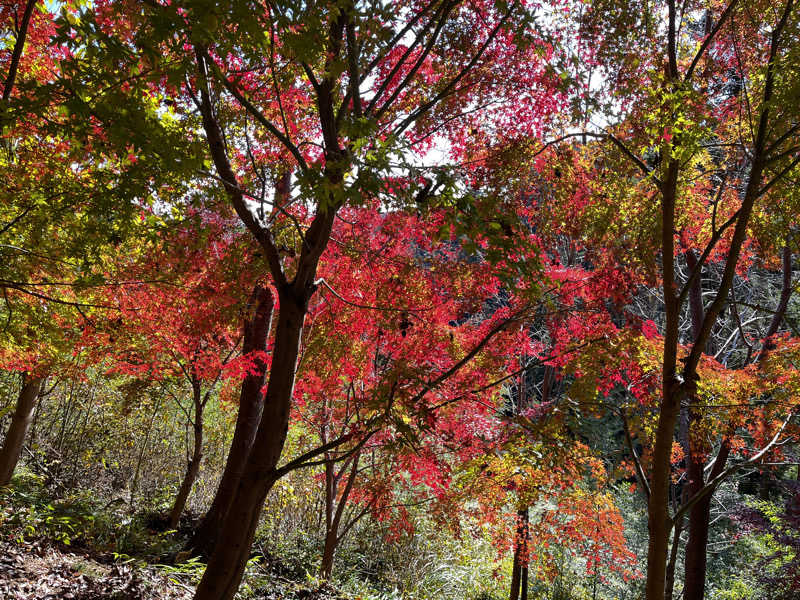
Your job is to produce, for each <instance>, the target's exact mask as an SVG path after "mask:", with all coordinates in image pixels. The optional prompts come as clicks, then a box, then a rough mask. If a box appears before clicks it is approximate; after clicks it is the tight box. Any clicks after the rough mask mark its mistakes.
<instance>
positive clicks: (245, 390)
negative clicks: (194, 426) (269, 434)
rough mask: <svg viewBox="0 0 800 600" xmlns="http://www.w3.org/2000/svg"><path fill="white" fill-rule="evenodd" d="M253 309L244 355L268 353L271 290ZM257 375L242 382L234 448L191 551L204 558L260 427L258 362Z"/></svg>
mask: <svg viewBox="0 0 800 600" xmlns="http://www.w3.org/2000/svg"><path fill="white" fill-rule="evenodd" d="M251 305H255V311H254V312H253V314H252V316H248V317H246V318H245V320H244V324H243V334H244V339H243V342H242V354H244V355H246V354H250V353H252V352H266V350H267V340H268V338H269V330H270V324H271V322H272V310H273V306H274V300H273V297H272V293H271V292H270V291H269V289H268V288H263V287H260V286H258V287H256V288H255V290H253V296H252V297H251ZM257 367H258V368H257V369H256V372H254V373H251V374H250V375H248V376H247V377H245V379H244V381H242V387H241V392H240V395H239V412H238V414H237V416H236V429H235V430H234V432H233V439H232V440H231V447H230V450H229V451H228V458H227V460H226V462H225V470H224V472H223V473H222V479H220V482H219V486H218V487H217V491H216V494H215V495H214V500H213V501H212V503H211V508H209V509H208V512H206V514H205V516H204V517H203V521H202V522H201V523H200V526H199V527H198V528H197V531H196V532H195V535H194V538H193V540H192V544H191V545H192V548H193V549H194V550H196V551H198V552H199V553H201V554H203V555H205V556H211V554H212V553H213V552H214V546H215V545H216V541H217V539H219V535H220V532H221V530H222V525H223V523H224V521H225V516H226V515H227V514H228V510H229V509H230V506H231V503H232V502H233V498H234V495H235V493H236V488H237V486H238V485H239V481H240V480H241V477H242V473H243V472H244V466H245V464H246V463H247V457H248V456H249V455H250V449H251V448H252V446H253V441H254V440H255V437H256V432H257V431H258V426H259V424H260V423H261V412H262V410H263V408H264V394H263V391H262V390H263V387H264V380H265V378H266V365H265V364H264V363H263V362H261V361H258V362H257Z"/></svg>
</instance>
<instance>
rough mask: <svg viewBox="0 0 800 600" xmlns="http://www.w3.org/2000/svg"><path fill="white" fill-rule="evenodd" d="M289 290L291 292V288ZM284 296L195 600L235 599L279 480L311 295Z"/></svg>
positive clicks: (285, 293) (283, 294) (285, 291)
mask: <svg viewBox="0 0 800 600" xmlns="http://www.w3.org/2000/svg"><path fill="white" fill-rule="evenodd" d="M287 292H288V293H287ZM309 296H310V294H308V296H307V297H306V298H304V299H303V301H302V303H299V304H298V302H297V298H295V297H293V295H292V294H291V291H290V290H284V291H283V293H281V295H280V311H279V313H278V324H277V327H276V331H275V346H274V351H273V360H272V367H271V369H270V376H269V383H268V385H267V395H266V398H265V401H264V409H263V414H262V417H261V423H260V424H259V427H258V431H257V433H256V437H255V440H254V441H253V446H252V449H251V451H250V453H249V456H248V458H247V461H246V463H245V465H244V467H243V469H242V472H241V477H240V480H239V484H238V485H237V486H236V493H235V496H234V498H233V500H232V502H231V504H230V508H229V510H228V513H227V515H226V516H225V519H224V522H223V527H222V529H221V531H220V536H219V540H218V542H217V544H216V547H215V549H214V552H213V554H212V555H211V559H210V560H209V562H208V566H207V567H206V571H205V573H204V574H203V579H202V580H201V581H200V584H199V585H198V586H197V591H196V593H195V600H232V599H233V597H234V595H235V594H236V591H237V589H238V588H239V584H240V583H241V580H242V576H243V574H244V569H245V566H246V564H247V559H248V558H249V556H250V547H251V545H252V543H253V537H254V536H255V532H256V527H257V526H258V519H259V516H260V514H261V508H262V507H263V504H264V500H265V499H266V497H267V493H268V492H269V490H270V489H271V488H272V486H273V485H274V484H275V482H276V481H277V469H276V467H277V466H278V460H279V459H280V456H281V452H282V450H283V445H284V442H285V441H286V434H287V431H288V429H289V409H290V407H291V397H292V389H293V387H294V378H295V367H296V363H297V356H298V350H299V345H300V334H301V332H302V328H303V319H304V317H305V313H306V310H307V304H308V297H309Z"/></svg>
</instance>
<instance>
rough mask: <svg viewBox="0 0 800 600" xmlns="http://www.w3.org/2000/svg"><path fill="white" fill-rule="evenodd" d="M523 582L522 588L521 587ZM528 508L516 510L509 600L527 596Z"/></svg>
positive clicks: (517, 599)
mask: <svg viewBox="0 0 800 600" xmlns="http://www.w3.org/2000/svg"><path fill="white" fill-rule="evenodd" d="M523 582H524V588H523ZM527 587H528V509H527V508H524V509H522V510H519V511H517V530H516V535H515V539H514V568H513V570H512V572H511V591H510V594H509V600H520V593H521V594H522V598H523V599H524V598H527V597H528V590H527Z"/></svg>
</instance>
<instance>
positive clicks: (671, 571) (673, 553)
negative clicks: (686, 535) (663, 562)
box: [664, 517, 684, 600]
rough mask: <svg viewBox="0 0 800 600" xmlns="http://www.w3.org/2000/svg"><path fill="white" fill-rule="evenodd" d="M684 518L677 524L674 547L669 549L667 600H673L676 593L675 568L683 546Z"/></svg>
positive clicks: (665, 595) (673, 539) (673, 533)
mask: <svg viewBox="0 0 800 600" xmlns="http://www.w3.org/2000/svg"><path fill="white" fill-rule="evenodd" d="M683 521H684V519H683V517H681V518H680V519H678V522H677V523H675V530H674V531H673V532H672V546H671V547H670V549H669V561H668V562H667V583H666V585H665V586H664V598H665V600H672V595H673V593H674V591H675V566H676V565H677V563H678V550H679V549H680V546H681V533H682V532H683Z"/></svg>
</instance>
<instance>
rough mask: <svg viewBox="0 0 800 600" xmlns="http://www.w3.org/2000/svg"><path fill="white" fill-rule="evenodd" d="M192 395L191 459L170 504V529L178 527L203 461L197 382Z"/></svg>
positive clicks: (200, 411) (199, 392)
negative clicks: (192, 434)
mask: <svg viewBox="0 0 800 600" xmlns="http://www.w3.org/2000/svg"><path fill="white" fill-rule="evenodd" d="M192 395H193V398H192V399H193V401H194V423H193V429H194V446H193V448H192V458H191V459H190V460H189V464H188V466H187V467H186V474H185V475H184V476H183V481H182V482H181V487H180V488H179V489H178V495H177V496H176V497H175V502H174V503H173V504H172V510H171V511H170V513H169V528H170V529H175V528H176V527H177V526H178V522H179V521H180V519H181V515H182V514H183V510H184V509H185V508H186V500H188V498H189V493H190V492H191V491H192V486H193V485H194V482H195V481H197V475H198V474H199V473H200V461H201V460H203V408H204V406H203V404H204V403H203V401H202V395H201V389H200V382H199V381H197V380H194V381H192Z"/></svg>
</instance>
